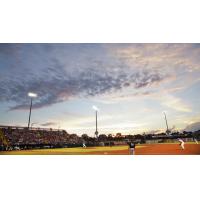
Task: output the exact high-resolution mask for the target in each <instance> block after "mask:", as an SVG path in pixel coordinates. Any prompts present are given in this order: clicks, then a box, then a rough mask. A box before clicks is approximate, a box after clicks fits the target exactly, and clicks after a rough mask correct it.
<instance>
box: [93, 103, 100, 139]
mask: <svg viewBox="0 0 200 200" xmlns="http://www.w3.org/2000/svg"><path fill="white" fill-rule="evenodd" d="M92 108H93V109H94V110H95V116H96V131H95V133H94V134H95V136H96V138H98V134H99V133H98V129H97V111H98V110H99V109H98V108H97V107H96V106H92Z"/></svg>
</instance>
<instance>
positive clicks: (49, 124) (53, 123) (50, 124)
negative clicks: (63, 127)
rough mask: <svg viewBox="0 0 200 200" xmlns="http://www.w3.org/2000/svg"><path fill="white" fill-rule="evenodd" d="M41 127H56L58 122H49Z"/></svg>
mask: <svg viewBox="0 0 200 200" xmlns="http://www.w3.org/2000/svg"><path fill="white" fill-rule="evenodd" d="M40 125H41V126H48V127H49V126H56V125H57V123H56V122H47V123H43V124H40Z"/></svg>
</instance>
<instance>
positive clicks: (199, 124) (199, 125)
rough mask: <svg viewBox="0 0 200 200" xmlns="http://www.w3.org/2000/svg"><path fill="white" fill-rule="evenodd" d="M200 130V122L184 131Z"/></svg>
mask: <svg viewBox="0 0 200 200" xmlns="http://www.w3.org/2000/svg"><path fill="white" fill-rule="evenodd" d="M198 130H200V122H195V123H192V124H189V125H187V126H186V127H185V129H184V131H192V132H194V131H198Z"/></svg>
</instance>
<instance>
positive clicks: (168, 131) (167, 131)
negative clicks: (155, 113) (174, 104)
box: [163, 111, 170, 134]
mask: <svg viewBox="0 0 200 200" xmlns="http://www.w3.org/2000/svg"><path fill="white" fill-rule="evenodd" d="M163 114H164V116H165V123H166V127H167V130H166V133H167V134H169V133H170V130H169V127H168V122H167V116H166V112H165V111H164V112H163Z"/></svg>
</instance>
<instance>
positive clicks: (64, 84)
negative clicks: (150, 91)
mask: <svg viewBox="0 0 200 200" xmlns="http://www.w3.org/2000/svg"><path fill="white" fill-rule="evenodd" d="M94 52H95V53H94ZM0 61H1V62H0V70H1V74H0V78H1V79H0V101H1V102H11V103H12V104H13V106H11V110H13V109H27V108H28V107H29V103H30V99H29V98H28V97H27V93H28V92H35V93H37V94H38V98H36V99H35V100H34V108H41V107H44V106H49V105H52V104H55V103H58V102H63V101H67V100H68V99H70V98H74V97H86V98H87V97H90V96H96V95H101V94H104V93H108V92H113V91H119V90H123V89H124V88H125V87H132V88H133V89H140V88H143V87H147V86H150V85H151V84H153V83H159V82H161V81H162V80H164V79H165V78H166V75H165V74H162V73H160V72H158V71H152V70H145V69H142V70H135V69H134V68H133V69H131V68H130V67H128V66H126V65H124V64H122V63H120V62H116V61H114V60H113V61H112V58H108V57H105V58H104V57H102V56H101V51H100V50H99V49H97V50H96V46H92V48H91V46H90V48H88V46H87V45H86V46H85V48H83V46H81V45H80V46H77V45H74V46H73V45H56V44H55V45H45V44H43V45H39V44H35V45H33V44H32V45H27V44H26V45H20V44H18V45H0ZM111 63H112V64H111Z"/></svg>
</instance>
